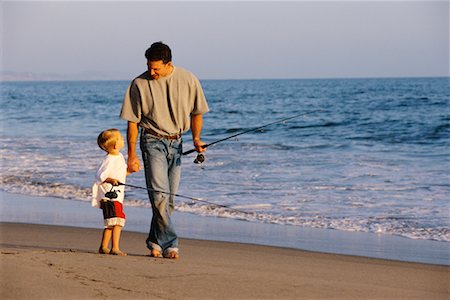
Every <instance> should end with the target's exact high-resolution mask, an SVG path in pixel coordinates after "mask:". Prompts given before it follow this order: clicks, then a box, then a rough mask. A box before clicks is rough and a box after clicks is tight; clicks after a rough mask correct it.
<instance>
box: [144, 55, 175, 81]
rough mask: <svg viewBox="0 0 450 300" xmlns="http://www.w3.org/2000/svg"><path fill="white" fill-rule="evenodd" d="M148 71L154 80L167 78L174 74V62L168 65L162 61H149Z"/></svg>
mask: <svg viewBox="0 0 450 300" xmlns="http://www.w3.org/2000/svg"><path fill="white" fill-rule="evenodd" d="M147 67H148V71H149V72H150V76H151V77H152V78H153V79H155V80H156V79H158V78H160V77H165V76H167V75H169V74H170V73H171V72H172V62H170V61H169V62H168V63H167V64H165V63H163V61H162V60H157V61H147Z"/></svg>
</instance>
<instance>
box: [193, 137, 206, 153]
mask: <svg viewBox="0 0 450 300" xmlns="http://www.w3.org/2000/svg"><path fill="white" fill-rule="evenodd" d="M204 145H206V143H204V142H202V141H201V140H200V139H196V140H194V147H195V150H196V151H197V152H198V153H202V152H205V151H206V148H205V147H203V146H204Z"/></svg>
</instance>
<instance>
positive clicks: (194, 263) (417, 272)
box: [0, 223, 450, 299]
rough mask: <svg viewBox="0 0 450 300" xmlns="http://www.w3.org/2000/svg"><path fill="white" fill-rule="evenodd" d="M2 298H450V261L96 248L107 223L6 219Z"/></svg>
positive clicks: (197, 245) (138, 240)
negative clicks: (166, 255)
mask: <svg viewBox="0 0 450 300" xmlns="http://www.w3.org/2000/svg"><path fill="white" fill-rule="evenodd" d="M0 229H1V263H2V280H1V297H2V299H30V298H32V299H61V298H65V299H80V298H84V299H107V298H124V299H149V298H152V299H330V298H333V299H447V297H448V283H449V281H448V272H449V270H450V268H449V267H446V266H436V265H427V264H419V263H408V262H395V261H389V260H383V259H373V258H363V257H356V256H345V255H336V254H325V253H314V252H309V251H302V250H296V249H286V248H279V247H271V246H258V245H248V244H240V243H230V242H217V241H204V240H194V239H185V238H182V239H181V240H180V246H181V247H180V250H181V251H180V256H181V257H180V259H178V260H170V259H163V258H151V257H149V256H148V251H147V250H146V248H145V245H144V242H143V241H144V240H145V236H146V235H145V234H144V233H136V232H128V231H124V232H123V236H122V241H121V248H122V250H124V251H126V252H127V253H128V256H126V257H118V256H114V255H100V254H97V253H96V250H97V248H98V244H99V242H100V238H101V232H102V229H91V228H77V227H67V226H55V225H31V224H23V223H22V224H18V223H0Z"/></svg>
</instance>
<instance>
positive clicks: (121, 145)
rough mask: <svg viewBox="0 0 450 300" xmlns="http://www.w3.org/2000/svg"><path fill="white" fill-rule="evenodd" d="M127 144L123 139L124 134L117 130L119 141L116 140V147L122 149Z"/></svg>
mask: <svg viewBox="0 0 450 300" xmlns="http://www.w3.org/2000/svg"><path fill="white" fill-rule="evenodd" d="M123 146H125V141H124V139H123V136H122V135H121V134H120V132H117V142H116V149H117V150H120V149H122V148H123Z"/></svg>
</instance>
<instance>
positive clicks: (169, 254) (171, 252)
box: [164, 251, 180, 259]
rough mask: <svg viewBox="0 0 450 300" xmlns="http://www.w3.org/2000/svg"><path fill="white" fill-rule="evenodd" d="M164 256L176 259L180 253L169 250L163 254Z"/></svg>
mask: <svg viewBox="0 0 450 300" xmlns="http://www.w3.org/2000/svg"><path fill="white" fill-rule="evenodd" d="M164 257H165V258H170V259H178V258H180V255H179V254H178V252H177V251H169V252H168V253H166V254H165V255H164Z"/></svg>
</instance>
